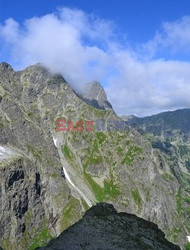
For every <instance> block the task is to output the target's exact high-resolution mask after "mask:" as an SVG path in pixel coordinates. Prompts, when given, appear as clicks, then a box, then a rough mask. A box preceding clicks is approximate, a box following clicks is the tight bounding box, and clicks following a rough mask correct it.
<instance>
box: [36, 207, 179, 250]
mask: <svg viewBox="0 0 190 250" xmlns="http://www.w3.org/2000/svg"><path fill="white" fill-rule="evenodd" d="M40 249H41V250H66V249H70V250H75V249H104V250H105V249H114V250H116V249H128V250H138V249H139V250H147V249H153V250H158V249H159V250H163V249H164V250H167V249H168V250H169V249H173V250H175V249H176V250H178V249H180V247H179V246H177V245H174V244H172V243H170V242H169V241H167V240H166V239H165V235H164V233H163V232H162V231H161V230H160V229H159V228H158V226H157V225H156V224H154V223H152V222H148V221H146V220H144V219H141V218H139V217H137V216H136V215H133V214H127V213H117V211H116V210H115V209H114V207H113V205H110V204H107V203H99V204H97V205H96V206H93V207H92V208H91V209H89V210H88V211H87V212H86V214H85V215H84V217H83V218H82V219H81V220H80V221H79V222H77V223H76V224H74V225H73V226H71V227H70V228H68V229H67V230H65V231H64V232H63V233H62V234H61V235H60V236H59V237H58V238H56V239H54V240H52V241H51V242H50V243H49V244H48V245H47V247H43V248H40Z"/></svg>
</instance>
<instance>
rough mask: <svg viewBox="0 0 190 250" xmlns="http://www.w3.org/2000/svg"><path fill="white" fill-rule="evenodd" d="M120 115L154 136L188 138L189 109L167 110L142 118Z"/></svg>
mask: <svg viewBox="0 0 190 250" xmlns="http://www.w3.org/2000/svg"><path fill="white" fill-rule="evenodd" d="M122 117H123V118H124V119H125V120H127V121H128V122H129V123H130V124H137V125H139V126H141V127H142V128H144V129H145V130H146V131H147V132H149V133H152V134H153V135H155V136H161V137H164V138H170V139H174V140H175V139H177V138H178V137H181V138H183V140H185V141H187V140H190V109H180V110H176V111H168V112H163V113H160V114H157V115H152V116H147V117H143V118H139V117H136V116H133V115H132V116H122Z"/></svg>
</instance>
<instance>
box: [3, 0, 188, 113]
mask: <svg viewBox="0 0 190 250" xmlns="http://www.w3.org/2000/svg"><path fill="white" fill-rule="evenodd" d="M0 61H7V62H8V63H10V64H11V65H12V66H13V67H14V68H15V69H22V68H24V67H26V66H28V65H30V64H33V63H36V62H42V63H44V64H45V65H46V66H47V67H49V68H51V69H52V70H53V71H60V72H61V73H62V74H63V75H64V77H65V78H66V79H67V80H68V82H69V83H70V84H71V85H72V86H73V88H74V89H75V90H77V91H81V89H82V86H83V84H84V83H85V82H88V81H92V80H98V81H100V82H101V83H102V84H103V85H104V87H105V89H106V92H107V94H108V98H109V100H110V101H111V102H112V104H113V107H114V109H115V110H116V112H117V113H118V114H131V113H134V114H136V115H139V116H143V115H149V114H153V113H157V112H161V111H165V110H174V109H177V108H185V107H190V94H189V93H190V82H189V81H190V80H189V79H190V2H189V1H187V0H167V1H164V0H156V1H153V0H143V1H141V0H127V1H126V0H120V1H118V0H117V1H116V0H111V1H107V0H104V1H100V0H96V1H95V0H94V1H93V0H91V1H87V0H71V1H68V0H65V1H64V0H38V1H34V0H33V1H30V0H29V1H18V0H15V1H12V0H0Z"/></svg>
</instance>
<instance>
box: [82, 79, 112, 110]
mask: <svg viewBox="0 0 190 250" xmlns="http://www.w3.org/2000/svg"><path fill="white" fill-rule="evenodd" d="M81 97H82V98H83V100H84V101H85V102H86V103H88V104H89V105H91V106H93V107H95V108H98V109H112V105H111V104H110V103H109V101H108V99H107V95H106V92H105V90H104V88H103V87H102V85H101V84H100V83H99V82H97V81H93V82H91V83H87V84H86V85H85V87H84V92H83V94H82V95H81Z"/></svg>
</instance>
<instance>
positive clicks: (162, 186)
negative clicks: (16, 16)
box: [0, 63, 190, 250]
mask: <svg viewBox="0 0 190 250" xmlns="http://www.w3.org/2000/svg"><path fill="white" fill-rule="evenodd" d="M60 118H62V119H63V118H64V119H66V120H67V121H68V120H70V121H73V123H74V124H75V123H76V122H77V121H94V126H93V131H88V130H86V128H87V126H85V129H84V130H83V131H78V132H77V131H72V129H70V130H71V131H56V126H57V123H56V120H57V119H60ZM97 119H99V120H103V121H106V122H108V123H109V122H110V121H112V122H113V121H115V122H116V123H117V122H118V121H121V118H119V117H117V116H116V115H115V113H114V112H113V110H112V109H106V110H104V109H97V108H95V107H93V106H91V105H89V104H87V103H86V102H85V101H84V100H83V98H81V97H79V96H78V95H77V94H76V93H75V92H74V91H73V90H72V88H71V87H70V85H69V84H68V83H66V81H65V80H64V78H63V77H62V76H61V75H59V74H56V75H53V74H51V73H50V72H49V71H48V70H47V69H46V68H44V67H42V66H41V65H34V66H30V67H28V68H26V69H25V70H23V71H20V72H15V71H14V70H13V69H12V68H11V66H10V65H8V64H6V63H2V64H0V126H1V133H0V146H1V148H2V150H4V151H5V152H7V154H8V152H12V153H10V154H8V156H6V157H5V156H3V157H2V158H1V166H0V178H1V184H0V245H1V246H2V247H3V248H4V249H5V250H6V249H15V245H17V246H18V249H35V248H36V247H38V246H43V245H45V244H46V243H47V242H49V240H50V239H51V238H54V237H56V236H58V235H59V234H60V233H61V232H62V231H63V230H65V229H66V228H68V227H69V226H71V225H72V224H73V223H75V222H76V221H78V220H79V219H80V218H81V217H82V215H83V214H84V212H85V211H86V210H87V209H88V208H89V207H91V206H92V205H93V204H96V203H97V202H102V201H106V202H109V203H112V204H113V205H114V206H115V208H116V209H117V210H118V211H120V212H128V213H134V214H136V215H138V216H140V217H142V218H144V219H146V220H149V221H152V222H155V223H156V224H158V226H159V228H160V229H162V230H163V231H164V233H165V234H166V237H167V238H168V239H169V240H171V241H172V242H174V243H177V244H179V245H181V246H182V247H183V246H184V244H186V243H187V235H189V234H190V228H189V225H190V211H189V200H190V190H189V187H190V183H189V173H188V171H187V167H186V166H185V164H184V163H183V162H179V161H178V159H177V157H176V155H175V153H174V151H173V150H172V152H168V151H164V150H161V148H159V147H153V146H152V141H151V140H152V139H151V138H152V137H151V138H150V136H149V134H146V133H145V134H143V133H141V132H138V131H137V130H136V129H135V128H132V127H129V128H128V129H127V130H126V131H116V129H115V130H114V128H112V129H109V130H110V131H107V130H106V131H100V130H98V128H97V126H96V120H97Z"/></svg>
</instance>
